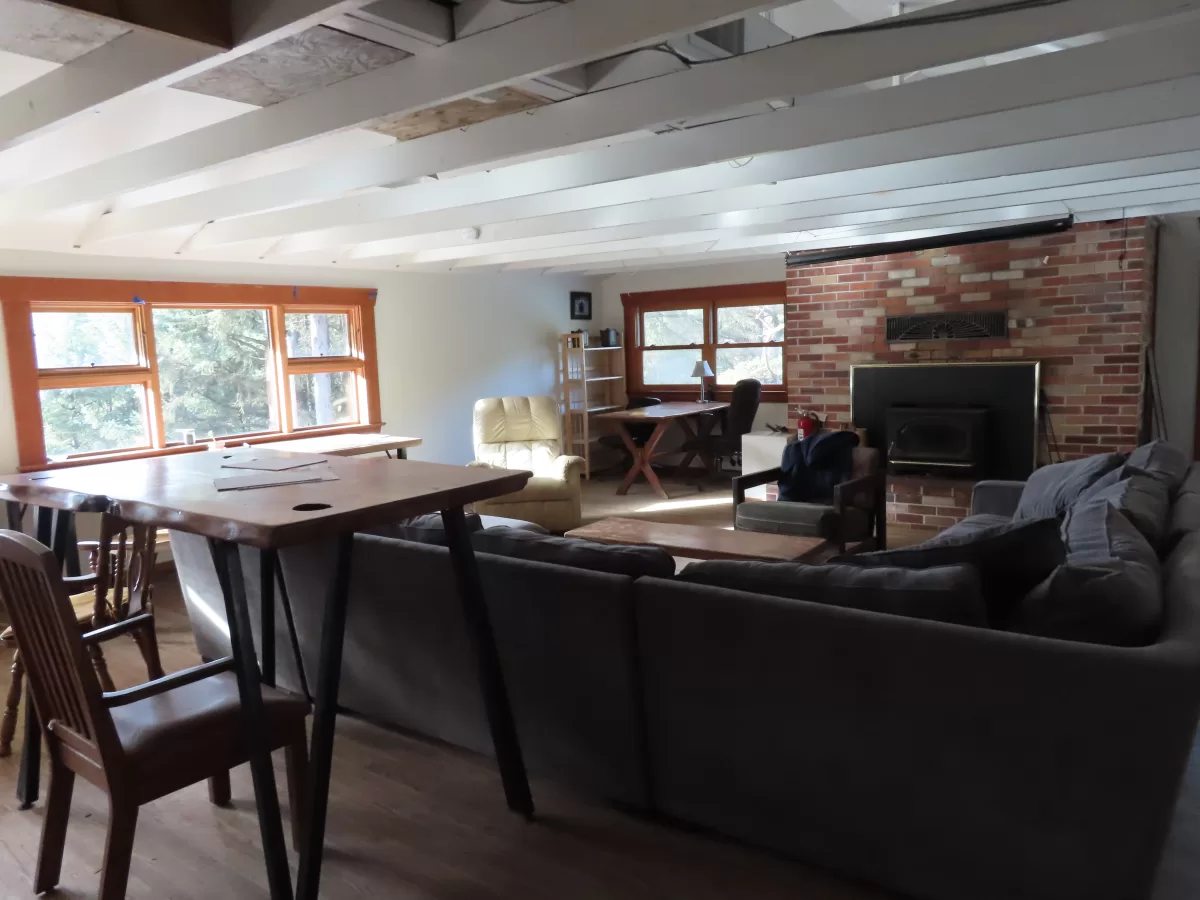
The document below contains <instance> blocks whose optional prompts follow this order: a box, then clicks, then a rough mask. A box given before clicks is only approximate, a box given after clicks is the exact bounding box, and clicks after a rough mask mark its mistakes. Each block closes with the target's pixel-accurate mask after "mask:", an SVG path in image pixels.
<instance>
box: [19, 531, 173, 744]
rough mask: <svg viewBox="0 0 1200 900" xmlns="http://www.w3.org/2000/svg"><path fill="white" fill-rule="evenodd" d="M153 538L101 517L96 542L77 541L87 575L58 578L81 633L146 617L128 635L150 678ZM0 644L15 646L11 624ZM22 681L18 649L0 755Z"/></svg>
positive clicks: (153, 660)
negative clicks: (140, 624)
mask: <svg viewBox="0 0 1200 900" xmlns="http://www.w3.org/2000/svg"><path fill="white" fill-rule="evenodd" d="M156 538H157V529H155V528H152V527H150V526H147V525H135V524H133V523H131V522H125V521H123V520H121V519H118V518H117V517H115V516H111V515H107V514H106V515H104V516H102V517H101V520H100V539H99V540H95V541H79V543H78V547H79V549H80V550H83V551H85V552H86V553H87V554H88V562H89V566H88V567H89V569H90V570H91V571H90V572H89V573H88V574H86V575H78V576H75V577H64V578H63V583H64V584H65V585H66V586H67V590H68V592H69V593H70V597H71V607H72V609H74V611H75V621H76V624H77V625H78V626H79V629H80V630H81V631H92V630H93V629H96V628H103V627H104V626H106V625H112V624H114V623H115V622H120V621H123V620H125V619H127V618H130V617H131V616H140V615H142V614H145V615H147V616H150V618H148V619H143V620H140V621H143V622H144V623H145V624H144V625H143V626H141V627H138V628H135V629H133V630H132V631H131V632H130V636H131V637H132V638H133V640H134V641H135V642H136V643H137V646H138V648H139V649H140V650H141V653H142V658H143V659H144V660H145V662H146V674H147V675H148V676H149V677H150V678H161V677H162V675H163V669H162V663H161V662H160V660H159V655H158V639H157V637H156V636H155V631H154V618H153V613H154V604H153V600H152V593H153V590H154V588H153V584H152V583H151V581H152V577H153V574H154V562H155V555H156V552H157V550H156V546H155V544H156ZM0 642H3V643H7V644H15V643H16V638H15V635H14V633H13V629H12V627H11V626H10V627H8V628H6V629H5V630H4V631H3V632H0ZM88 653H89V655H90V656H91V658H92V664H93V665H94V666H95V667H96V674H97V676H98V677H99V679H100V686H101V687H102V688H103V689H104V690H106V691H111V690H113V683H112V679H111V678H110V677H109V674H108V666H107V664H106V663H105V661H104V653H103V651H102V649H101V648H100V646H99V645H96V644H93V645H90V646H89V647H88ZM24 679H25V661H24V658H23V656H22V654H21V650H20V647H19V646H18V647H17V649H16V651H15V652H14V653H13V662H12V681H11V682H10V684H9V687H8V697H7V699H6V702H5V706H4V717H3V719H2V720H0V756H9V755H10V754H11V753H12V741H13V735H14V734H15V733H16V728H17V716H18V713H19V710H20V704H21V688H22V685H23V683H24Z"/></svg>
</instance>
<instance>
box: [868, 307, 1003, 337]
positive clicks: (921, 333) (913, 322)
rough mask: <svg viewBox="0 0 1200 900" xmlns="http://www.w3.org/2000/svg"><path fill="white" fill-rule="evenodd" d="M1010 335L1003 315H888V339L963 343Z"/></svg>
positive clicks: (999, 313) (989, 313)
mask: <svg viewBox="0 0 1200 900" xmlns="http://www.w3.org/2000/svg"><path fill="white" fill-rule="evenodd" d="M1007 336H1008V317H1007V314H1006V313H1004V312H987V313H928V314H926V315H920V316H888V317H887V339H888V341H890V342H896V341H962V340H978V339H980V338H1002V337H1007Z"/></svg>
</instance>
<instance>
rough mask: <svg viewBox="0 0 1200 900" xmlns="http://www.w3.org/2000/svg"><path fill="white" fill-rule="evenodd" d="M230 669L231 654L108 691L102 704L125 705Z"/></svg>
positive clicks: (111, 706)
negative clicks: (134, 685) (119, 689)
mask: <svg viewBox="0 0 1200 900" xmlns="http://www.w3.org/2000/svg"><path fill="white" fill-rule="evenodd" d="M232 669H233V657H232V656H226V657H224V658H223V659H216V660H213V661H212V662H207V663H201V664H200V665H198V666H192V667H191V668H190V669H184V670H182V671H180V672H172V673H171V674H170V675H166V676H164V677H162V678H156V679H154V680H153V681H147V682H146V683H145V684H139V685H138V686H137V687H131V688H126V689H125V690H123V691H108V692H107V693H105V694H104V695H103V697H104V705H105V706H107V707H108V708H109V709H112V708H113V707H115V706H127V705H129V704H130V703H137V701H139V700H145V699H146V698H147V697H157V696H158V695H159V694H164V693H166V692H167V691H171V690H174V689H175V688H178V687H183V686H184V685H187V684H194V683H195V682H197V681H203V680H204V679H205V678H209V677H211V676H213V675H219V674H220V673H221V672H229V671H231V670H232Z"/></svg>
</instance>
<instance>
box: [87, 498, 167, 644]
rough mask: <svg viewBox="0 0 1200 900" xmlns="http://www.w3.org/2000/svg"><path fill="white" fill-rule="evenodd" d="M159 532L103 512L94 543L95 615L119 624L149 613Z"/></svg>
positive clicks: (148, 526)
mask: <svg viewBox="0 0 1200 900" xmlns="http://www.w3.org/2000/svg"><path fill="white" fill-rule="evenodd" d="M157 538H158V529H157V528H154V527H152V526H150V525H138V524H135V523H133V522H126V521H125V520H124V519H120V518H117V517H116V516H113V515H110V514H108V513H105V514H104V516H103V518H102V519H101V521H100V540H99V541H98V542H97V543H98V547H97V550H96V559H95V561H94V563H93V565H94V567H95V572H96V606H95V613H96V615H98V616H100V617H101V618H111V619H112V620H113V621H119V620H121V619H124V618H127V617H128V616H132V615H137V614H139V613H142V612H149V611H150V610H151V603H150V592H151V590H152V586H151V583H150V580H151V576H152V575H153V574H154V562H155V558H156V557H157V554H158V547H157Z"/></svg>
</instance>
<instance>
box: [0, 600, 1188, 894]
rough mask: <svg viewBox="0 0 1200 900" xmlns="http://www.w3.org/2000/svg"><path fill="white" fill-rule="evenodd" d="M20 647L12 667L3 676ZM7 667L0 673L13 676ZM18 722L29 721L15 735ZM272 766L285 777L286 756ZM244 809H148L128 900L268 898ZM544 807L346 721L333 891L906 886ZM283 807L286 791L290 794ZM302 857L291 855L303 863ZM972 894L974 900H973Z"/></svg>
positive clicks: (131, 664)
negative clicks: (510, 803)
mask: <svg viewBox="0 0 1200 900" xmlns="http://www.w3.org/2000/svg"><path fill="white" fill-rule="evenodd" d="M157 605H158V617H159V623H160V624H159V636H160V644H161V646H162V654H163V660H164V665H165V666H166V668H167V669H168V671H171V670H175V669H179V668H183V667H185V666H187V665H192V664H194V663H195V662H196V661H197V656H196V652H195V649H194V647H193V645H192V640H191V633H190V630H189V628H188V624H187V620H186V616H185V615H184V614H183V612H182V604H181V601H180V598H179V594H178V589H177V588H176V586H175V584H174V577H173V576H169V577H168V578H167V579H164V580H162V581H161V582H160V586H159V589H158V596H157ZM109 646H110V648H111V649H110V651H109V654H108V656H109V661H110V668H111V670H112V672H113V675H114V678H115V679H116V680H117V682H118V685H120V686H123V685H129V684H134V683H137V682H138V681H140V680H143V679H144V670H143V669H142V666H141V660H140V657H139V656H138V654H137V652H136V650H135V649H134V648H133V646H132V642H128V643H126V642H122V641H116V642H113V644H110V645H109ZM7 658H8V654H7V653H5V654H4V655H3V659H0V663H2V664H4V665H5V669H4V671H5V672H7V662H8V659H7ZM2 680H3V679H0V681H2ZM19 734H20V732H19V731H18V735H19ZM17 764H18V762H17V757H15V756H14V757H12V758H10V759H4V760H0V898H4V900H8V898H27V897H32V896H33V894H32V888H31V885H30V876H31V873H32V871H33V866H34V860H35V858H36V854H37V846H38V839H39V834H40V829H41V823H42V814H43V813H42V805H41V803H39V805H38V806H37V807H35V808H34V809H33V810H30V811H27V812H20V811H18V810H17V808H16V802H15V799H14V797H13V792H14V787H15V779H16V772H17ZM276 777H277V779H278V780H279V783H280V785H282V784H283V766H282V759H281V758H280V759H278V760H277V761H276ZM232 781H233V796H234V807H233V808H232V809H218V808H216V807H213V806H212V805H211V804H209V802H208V797H207V793H206V790H205V788H204V786H203V785H197V786H193V787H191V788H189V789H187V790H184V791H180V792H178V793H176V794H174V795H172V796H170V797H166V798H164V799H162V800H160V801H158V802H156V803H152V804H150V805H148V806H146V807H143V810H142V814H141V819H140V821H139V825H138V834H137V840H136V842H135V850H134V861H133V867H132V874H131V877H130V883H129V893H128V896H129V897H131V898H137V900H151V898H152V900H215V898H221V900H225V898H237V900H243V898H244V900H256V898H264V897H266V896H267V892H266V885H265V875H264V871H263V867H262V857H261V850H260V848H261V843H260V840H259V834H258V824H257V819H256V817H255V813H254V804H253V799H252V791H251V785H250V777H249V772H248V770H247V769H246V768H245V767H242V768H240V769H238V770H236V771H235V772H234V774H233V779H232ZM77 785H78V786H77V788H76V792H75V798H74V803H73V804H72V811H71V824H70V829H69V831H68V837H67V850H66V856H65V861H64V867H63V878H62V882H61V887H60V892H59V893H58V894H56V896H61V897H69V898H85V897H87V898H90V897H95V896H96V891H97V889H98V887H99V875H98V870H99V866H100V860H101V856H102V852H103V846H104V833H105V826H106V824H107V821H108V811H107V808H106V804H105V800H104V796H103V794H101V793H100V792H99V791H97V790H96V789H94V788H92V787H91V786H89V785H87V784H85V783H83V782H82V781H79V782H77ZM533 789H534V796H535V797H536V800H537V803H538V808H539V817H538V820H537V821H536V822H535V823H533V824H529V823H526V822H524V821H522V820H521V819H519V818H517V817H515V816H513V815H511V814H509V813H508V812H507V810H506V809H505V806H504V802H503V796H502V792H501V789H500V784H499V779H498V777H497V775H496V773H495V769H494V766H493V765H492V764H491V762H490V761H488V760H484V759H481V758H480V757H477V756H475V755H473V754H470V753H466V752H463V751H458V750H455V749H453V748H449V747H445V746H441V745H434V744H431V743H427V742H424V741H421V740H419V739H416V738H412V737H407V736H403V735H399V734H396V733H393V732H390V731H386V730H383V729H380V728H377V727H375V726H372V725H370V724H367V723H365V722H362V721H358V720H355V719H351V718H348V717H342V718H340V719H339V720H338V742H337V745H336V752H335V758H334V769H333V788H332V793H331V801H330V813H329V829H328V845H327V846H328V849H327V852H326V866H325V878H324V880H323V890H322V896H323V897H326V898H331V900H352V898H364V897H370V898H396V900H482V898H497V900H566V898H569V900H666V898H672V900H673V898H688V900H747V898H749V900H785V898H788V900H796V898H800V900H900V898H898V897H896V895H894V894H892V893H889V892H886V891H883V890H881V889H877V888H874V887H871V886H868V885H862V884H858V883H855V882H853V881H850V880H848V879H845V878H841V877H838V876H836V875H833V874H831V873H828V872H825V871H823V870H821V869H818V868H816V867H812V866H808V865H805V864H803V863H800V862H796V861H791V860H786V859H781V858H779V857H777V856H773V855H771V854H768V853H764V852H760V851H758V850H755V849H753V848H748V847H744V846H739V845H736V844H733V843H729V842H726V841H723V840H720V839H716V838H709V837H705V836H701V835H696V834H692V833H688V832H685V831H681V830H678V829H675V828H672V827H669V826H666V825H662V824H659V823H656V822H652V821H649V820H647V819H644V818H639V817H636V816H633V815H628V814H626V813H623V812H619V811H617V810H614V809H610V808H607V807H605V806H603V805H600V804H598V803H596V802H594V801H592V800H590V799H587V798H580V797H576V796H574V795H573V794H571V793H570V792H569V791H566V790H564V789H562V788H559V787H557V786H556V785H554V784H551V783H547V782H544V781H535V782H534V785H533ZM281 798H282V799H283V802H284V804H285V813H286V802H287V801H286V792H282V791H281ZM1198 850H1200V765H1198V766H1196V767H1194V770H1193V772H1192V773H1190V774H1189V781H1188V784H1187V785H1186V786H1185V793H1184V796H1183V798H1182V800H1181V803H1180V808H1179V814H1178V816H1177V823H1176V827H1175V828H1174V830H1173V832H1172V835H1171V841H1170V847H1169V849H1168V854H1167V859H1166V861H1165V863H1164V866H1163V875H1162V879H1161V881H1162V883H1161V884H1160V886H1159V889H1158V891H1157V892H1156V894H1155V897H1154V900H1185V898H1188V900H1194V898H1196V897H1198V896H1200V865H1198V863H1197V858H1198V857H1197V851H1198ZM293 864H294V860H293ZM963 900H969V898H963Z"/></svg>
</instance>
